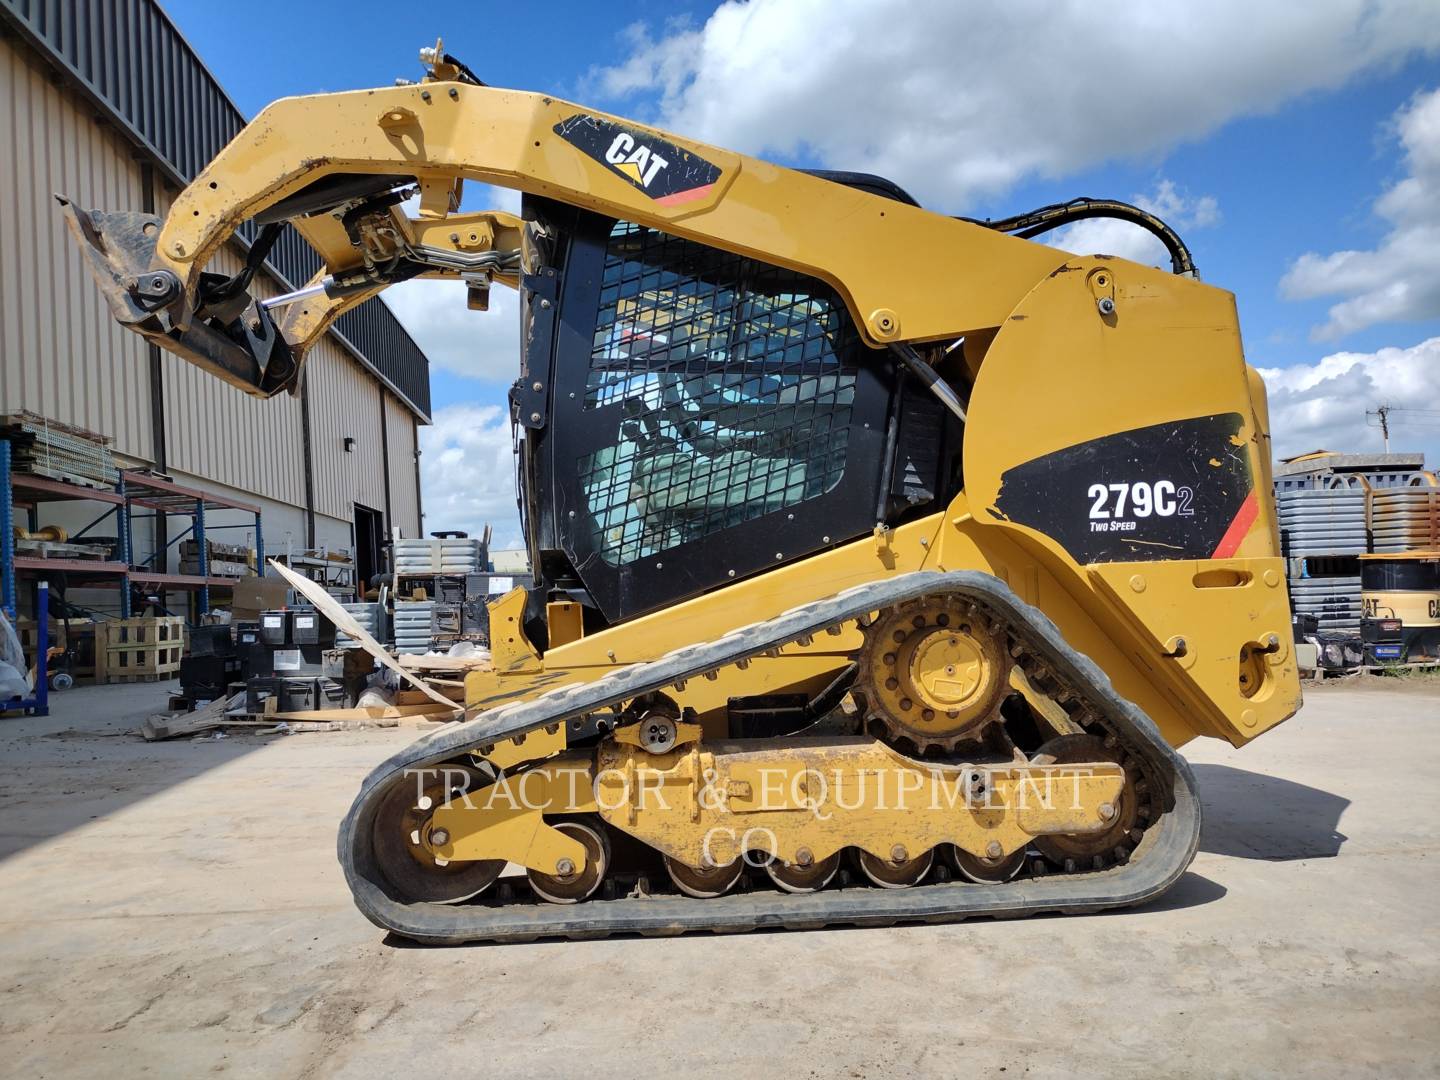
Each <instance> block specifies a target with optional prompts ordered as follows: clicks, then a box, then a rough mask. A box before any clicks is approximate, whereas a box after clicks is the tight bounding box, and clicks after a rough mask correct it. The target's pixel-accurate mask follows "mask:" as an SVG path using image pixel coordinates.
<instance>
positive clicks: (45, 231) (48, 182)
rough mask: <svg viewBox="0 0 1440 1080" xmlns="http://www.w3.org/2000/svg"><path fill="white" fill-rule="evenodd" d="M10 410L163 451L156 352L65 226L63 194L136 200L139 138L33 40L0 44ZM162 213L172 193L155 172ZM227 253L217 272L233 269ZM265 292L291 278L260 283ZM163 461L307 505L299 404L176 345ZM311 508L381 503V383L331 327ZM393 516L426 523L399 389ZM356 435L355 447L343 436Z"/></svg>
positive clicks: (1, 270) (0, 264) (99, 201)
mask: <svg viewBox="0 0 1440 1080" xmlns="http://www.w3.org/2000/svg"><path fill="white" fill-rule="evenodd" d="M0 148H7V149H8V150H9V151H10V152H9V153H8V154H7V155H6V156H5V157H4V159H3V161H0V409H5V410H13V409H22V408H24V409H30V410H31V411H33V412H36V413H39V414H40V415H42V416H48V417H51V418H53V419H56V420H60V421H64V422H66V423H73V424H78V425H80V426H82V427H85V428H89V429H90V430H92V431H97V432H100V433H102V434H105V435H109V436H111V437H112V438H113V439H114V440H115V448H116V449H117V450H118V451H119V452H121V453H123V454H126V455H128V456H130V457H133V458H136V459H139V460H141V461H145V462H153V461H154V448H153V446H152V439H151V424H152V420H151V402H150V374H149V363H148V350H147V348H146V346H145V343H144V341H143V340H142V339H140V338H139V337H138V336H136V335H134V334H130V333H128V332H126V331H124V330H122V329H120V327H119V326H117V325H116V324H115V322H114V320H113V319H112V318H111V317H110V313H109V309H108V308H107V307H106V305H105V302H104V300H103V299H102V298H101V296H100V292H99V290H98V289H96V288H95V287H94V284H93V282H92V281H91V279H90V276H89V273H88V271H87V270H86V269H85V266H84V263H83V260H82V258H81V256H80V254H79V251H78V249H77V248H76V247H75V245H74V244H73V243H72V242H71V240H70V238H69V237H68V236H67V235H66V232H65V226H64V223H63V221H62V220H61V217H60V214H59V212H58V209H57V207H56V205H55V202H54V199H53V193H54V192H62V193H65V194H68V195H71V196H73V197H74V198H75V199H76V200H77V201H79V202H80V203H81V204H82V205H86V206H99V207H107V208H117V209H118V208H125V207H131V208H136V209H139V208H140V207H141V206H142V205H143V204H144V201H145V197H144V192H143V191H142V185H141V169H140V165H139V163H138V162H137V161H136V160H135V157H134V152H133V150H132V148H131V145H130V143H129V142H128V141H127V140H126V139H125V138H123V137H122V136H121V135H120V134H119V133H118V132H116V131H115V130H114V129H113V128H111V127H109V126H108V125H107V124H106V123H104V122H103V121H100V120H98V119H97V118H96V117H95V115H94V113H93V111H92V110H91V109H90V108H88V107H87V106H86V105H85V104H84V103H83V102H80V101H78V100H77V98H76V97H75V96H74V95H73V94H72V93H70V92H68V91H66V90H65V89H64V88H63V87H61V86H57V85H56V84H55V82H54V81H53V80H52V79H51V78H50V75H49V72H48V71H47V69H46V68H44V67H43V66H42V65H41V64H40V63H38V62H37V61H36V60H35V59H34V58H33V56H32V55H31V54H30V53H29V52H28V50H27V49H25V48H24V47H23V46H20V45H18V43H16V42H12V41H9V40H0ZM155 187H156V191H155V197H156V201H157V211H158V212H159V213H162V214H163V213H165V211H166V210H167V209H168V207H169V202H170V200H171V199H172V198H173V197H174V195H175V191H174V190H171V189H168V188H167V186H166V185H164V184H161V183H159V182H158V181H157V183H156V185H155ZM240 265H241V260H240V257H239V255H238V253H237V252H236V251H234V250H233V249H226V250H224V251H222V252H221V253H220V254H219V255H217V256H216V259H215V261H214V263H213V265H212V268H213V269H215V270H217V271H220V272H224V273H234V272H235V271H237V270H238V269H239V268H240ZM252 291H253V292H254V293H255V294H256V295H264V296H269V295H274V294H275V293H277V292H279V291H280V290H279V287H278V286H277V285H276V283H275V282H274V281H272V280H270V279H269V278H268V277H265V276H264V275H261V276H259V277H257V278H256V280H255V283H254V285H253V286H252ZM161 370H162V384H163V391H164V410H165V436H166V453H167V465H168V467H169V468H171V469H176V470H179V471H182V472H187V473H191V474H194V475H196V476H199V477H203V478H208V479H211V480H214V481H216V482H217V483H221V484H225V485H228V486H230V487H233V488H237V489H240V490H242V491H247V492H253V493H255V494H257V495H261V496H264V497H266V498H270V499H274V500H276V501H279V502H283V503H288V504H291V505H295V506H304V504H305V471H304V469H305V465H304V455H303V449H302V448H303V440H304V425H303V414H302V409H301V404H300V400H299V398H297V397H290V396H289V395H282V396H280V397H277V398H272V399H270V400H260V399H257V398H252V397H250V396H249V395H247V394H244V393H242V392H241V391H239V390H237V389H235V388H234V387H232V386H230V385H228V384H226V383H224V382H222V381H220V380H219V379H215V378H213V377H211V376H208V375H206V374H204V373H203V372H202V371H201V370H200V369H198V368H196V367H194V366H192V365H190V364H187V363H185V362H184V361H183V360H180V359H179V358H177V357H174V356H171V355H170V354H169V353H162V354H161ZM306 372H307V378H308V380H309V392H310V394H311V395H312V402H311V409H312V412H311V433H312V448H313V461H314V480H315V484H314V487H315V511H316V513H318V514H326V515H331V516H334V517H337V518H339V519H341V520H342V521H347V522H348V521H351V520H352V519H353V517H354V508H353V503H355V502H361V503H364V504H365V505H368V506H371V507H373V508H375V509H377V510H384V509H385V487H384V475H383V459H382V455H381V432H380V408H381V404H380V398H381V395H380V389H379V383H378V382H377V380H376V378H375V376H374V375H373V374H372V373H370V372H369V371H367V370H366V369H365V368H364V367H363V366H362V365H361V364H360V362H359V361H358V360H357V359H356V358H355V357H354V355H353V354H352V353H351V352H350V351H349V350H348V349H345V348H344V347H342V346H341V345H340V344H339V343H338V342H337V341H336V340H335V339H334V338H333V337H327V338H326V339H325V340H324V341H323V342H322V343H321V344H320V345H319V346H318V347H317V348H316V349H315V350H314V351H313V352H312V353H311V355H310V356H309V358H308V359H307V362H306ZM386 400H387V402H388V406H387V412H388V423H389V436H390V439H391V446H392V454H391V469H392V472H393V474H394V475H392V478H391V513H392V515H393V517H394V520H395V523H396V524H398V525H399V526H400V527H401V528H402V529H404V530H405V532H406V535H409V536H414V535H417V534H418V531H419V521H418V514H419V506H418V493H417V492H416V490H415V483H414V464H413V444H414V437H415V436H414V429H415V418H414V415H413V413H411V412H410V410H409V409H408V408H407V407H406V406H405V405H404V404H402V403H401V402H400V401H399V400H398V399H396V398H394V397H392V396H389V395H387V397H386ZM346 435H350V436H353V437H354V438H355V439H356V440H357V445H356V449H355V451H354V452H353V453H349V454H347V453H345V452H344V449H343V445H342V439H343V437H344V436H346Z"/></svg>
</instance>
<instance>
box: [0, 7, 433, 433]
mask: <svg viewBox="0 0 1440 1080" xmlns="http://www.w3.org/2000/svg"><path fill="white" fill-rule="evenodd" d="M7 19H8V20H9V22H10V24H11V25H13V26H14V27H15V28H16V30H17V31H18V32H20V33H21V34H23V35H25V36H26V37H27V38H28V39H29V40H30V42H31V43H32V44H33V45H34V47H35V48H36V49H38V50H39V51H40V52H41V53H43V54H44V55H45V56H47V57H48V58H50V59H51V60H53V61H54V63H55V64H57V65H58V66H60V67H61V68H63V69H64V71H65V72H66V73H67V75H68V77H69V78H70V79H72V80H73V81H74V83H75V85H76V86H77V87H78V88H79V89H80V90H81V91H82V92H83V93H85V94H87V95H89V96H90V97H91V98H92V99H93V100H94V101H96V102H97V103H98V104H99V106H100V107H101V108H102V109H104V110H105V111H106V112H107V113H108V114H109V115H110V116H111V117H112V118H113V119H114V122H115V123H116V125H117V126H118V127H120V128H122V129H123V130H124V132H125V133H126V135H127V136H128V138H130V139H131V140H133V142H135V143H136V144H137V145H138V146H140V147H141V148H143V150H144V151H146V152H147V153H148V154H149V155H151V156H153V157H154V158H155V160H156V162H157V166H158V167H159V168H160V169H161V170H162V172H165V173H168V174H169V175H170V177H171V179H173V180H177V181H180V182H185V183H188V182H189V181H190V180H191V179H192V178H193V177H194V176H196V175H197V174H198V173H199V172H200V170H201V169H203V168H204V167H205V166H206V165H208V164H209V163H210V160H211V159H212V158H214V157H215V155H216V154H217V153H219V152H220V150H221V148H222V147H224V145H225V144H226V143H228V142H229V141H230V140H231V139H232V138H234V137H235V135H236V133H237V132H239V131H240V129H241V128H242V127H243V126H244V123H245V118H244V117H243V116H242V115H241V113H240V110H239V109H237V108H236V107H235V104H234V102H232V101H231V100H230V98H229V97H228V96H227V95H226V94H225V91H224V90H222V89H221V87H220V84H219V83H218V82H216V81H215V78H214V77H213V76H212V75H211V74H210V72H209V70H208V69H207V68H206V67H205V65H204V64H203V63H202V62H201V61H200V58H199V57H198V56H197V55H196V54H195V53H194V51H193V50H192V49H191V48H190V45H189V43H188V42H186V40H185V38H184V37H183V36H182V35H181V33H180V31H179V30H177V29H176V28H175V25H174V23H172V22H171V21H170V17H169V16H168V15H166V14H165V12H164V10H163V9H162V8H161V7H160V6H159V4H157V3H155V2H154V0H0V25H3V21H4V20H7ZM237 29H239V30H241V31H242V32H243V30H244V26H243V24H239V25H237ZM0 145H3V144H0ZM88 205H90V206H99V207H101V208H104V209H120V208H122V207H134V208H136V209H138V208H139V206H138V203H117V202H103V201H101V202H91V203H89V204H88ZM241 231H242V235H244V236H246V237H248V236H249V235H250V231H249V229H248V228H244V229H242V230H241ZM270 261H271V264H272V265H273V267H274V269H275V270H277V271H278V272H279V273H280V274H281V275H282V276H283V277H284V278H286V279H288V280H289V281H290V282H291V283H292V284H294V285H296V286H298V285H303V284H304V283H305V282H306V281H308V280H309V279H310V277H311V276H312V275H313V274H314V273H315V271H316V270H317V269H319V266H320V259H319V257H318V256H317V255H316V254H315V252H314V251H313V250H311V248H310V246H309V245H308V244H306V243H305V241H304V240H302V239H301V238H300V236H299V234H298V233H295V232H294V231H292V230H286V232H285V233H284V234H283V236H282V238H281V241H280V243H279V244H277V245H276V247H275V250H274V251H273V252H272V253H271V259H270ZM335 330H336V332H337V333H338V334H340V335H342V336H343V337H344V338H345V339H346V341H348V342H349V344H350V345H351V346H352V347H353V348H354V349H355V350H356V352H357V353H358V354H359V355H360V356H361V357H363V359H364V362H366V363H368V364H369V365H371V366H372V367H373V368H374V369H375V371H376V372H377V373H378V374H379V375H380V376H381V377H382V378H384V379H385V380H387V381H388V382H389V383H390V384H391V385H392V386H394V387H395V388H396V389H397V390H399V392H400V393H402V394H403V395H404V396H405V397H406V398H408V399H409V400H410V402H411V403H412V404H413V405H414V406H415V408H416V409H418V410H419V411H420V412H421V413H422V414H424V415H425V416H429V414H430V376H429V364H428V362H427V360H426V358H425V354H424V353H422V352H421V351H420V348H419V347H418V346H417V345H416V344H415V342H414V341H413V340H412V339H411V337H410V335H409V334H408V333H407V332H406V330H405V328H404V327H403V326H401V325H400V323H399V322H398V321H397V320H396V319H395V317H394V315H392V314H391V312H390V309H389V308H387V307H385V305H384V304H382V303H380V302H379V301H378V300H370V301H368V302H366V303H364V304H362V305H360V306H359V307H358V308H356V309H354V310H353V311H350V312H347V313H346V314H345V315H343V316H341V318H340V319H339V320H338V321H337V323H336V327H335Z"/></svg>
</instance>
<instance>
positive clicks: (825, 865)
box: [765, 851, 840, 893]
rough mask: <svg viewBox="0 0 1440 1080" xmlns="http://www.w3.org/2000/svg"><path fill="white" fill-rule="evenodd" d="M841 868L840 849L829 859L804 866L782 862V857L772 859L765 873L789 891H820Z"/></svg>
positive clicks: (766, 866)
mask: <svg viewBox="0 0 1440 1080" xmlns="http://www.w3.org/2000/svg"><path fill="white" fill-rule="evenodd" d="M839 869H840V852H838V851H837V852H836V853H835V854H834V855H831V856H830V857H829V858H828V859H821V860H820V861H819V862H812V863H809V864H808V865H804V866H802V865H801V864H799V863H787V862H782V861H781V860H780V859H771V860H770V861H769V862H767V863H766V864H765V873H767V874H769V875H770V880H771V881H773V882H775V884H776V885H779V886H780V888H782V889H784V890H785V891H786V892H788V893H812V892H819V891H820V890H821V889H823V888H824V887H825V886H826V885H829V884H830V879H831V878H833V877H834V876H835V871H837V870H839Z"/></svg>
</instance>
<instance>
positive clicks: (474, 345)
mask: <svg viewBox="0 0 1440 1080" xmlns="http://www.w3.org/2000/svg"><path fill="white" fill-rule="evenodd" d="M382 296H383V297H384V300H385V303H386V304H388V305H389V307H390V310H391V311H393V312H394V313H395V317H396V318H397V319H399V320H400V322H401V324H402V325H403V326H404V327H405V329H406V330H408V331H410V336H411V337H413V338H414V339H415V343H416V344H417V345H419V346H420V348H421V349H422V350H424V352H425V355H426V356H428V357H429V358H430V363H431V364H432V365H434V366H435V367H437V368H441V369H443V370H445V371H450V372H454V373H455V374H456V375H466V376H469V377H470V378H474V379H485V380H487V381H489V382H500V383H511V382H514V381H515V377H516V375H518V374H519V371H520V298H519V297H518V296H516V294H515V293H514V291H513V290H511V289H509V288H507V287H506V286H504V285H493V286H491V288H490V310H489V311H471V310H470V309H469V308H467V307H466V306H465V284H464V283H463V282H461V281H453V280H452V281H444V280H414V281H405V282H401V283H400V284H399V285H392V286H390V288H388V289H386V290H385V292H384V293H383V294H382Z"/></svg>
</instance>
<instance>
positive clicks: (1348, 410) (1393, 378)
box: [1260, 337, 1440, 469]
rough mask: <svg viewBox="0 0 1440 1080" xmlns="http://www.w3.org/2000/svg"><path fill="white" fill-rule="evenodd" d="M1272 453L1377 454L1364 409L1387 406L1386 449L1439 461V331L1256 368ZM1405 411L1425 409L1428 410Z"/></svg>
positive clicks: (1376, 438)
mask: <svg viewBox="0 0 1440 1080" xmlns="http://www.w3.org/2000/svg"><path fill="white" fill-rule="evenodd" d="M1260 374H1261V375H1262V376H1264V378H1265V385H1266V387H1267V389H1268V390H1269V397H1270V431H1271V435H1272V437H1273V440H1274V446H1275V456H1276V457H1277V458H1281V457H1289V456H1291V455H1294V454H1301V453H1304V452H1306V451H1308V450H1318V449H1325V450H1336V451H1341V452H1350V453H1362V452H1366V451H1369V452H1372V453H1378V452H1379V451H1380V450H1381V449H1382V443H1381V437H1380V430H1379V428H1378V427H1374V426H1371V425H1372V424H1373V423H1374V421H1373V420H1367V418H1366V416H1365V413H1366V411H1367V410H1373V409H1374V408H1375V407H1376V406H1377V405H1387V404H1388V405H1391V406H1394V408H1395V409H1396V410H1397V411H1396V412H1394V413H1393V414H1392V415H1391V424H1390V448H1391V449H1392V450H1393V451H1395V452H1397V453H1399V452H1402V451H1403V452H1407V453H1413V452H1415V451H1424V453H1425V459H1426V463H1427V465H1428V466H1429V467H1430V468H1432V469H1433V468H1435V467H1437V466H1440V425H1437V420H1440V412H1436V410H1440V337H1433V338H1430V339H1429V340H1428V341H1422V342H1420V344H1418V345H1413V346H1411V347H1409V348H1390V349H1380V350H1379V351H1377V352H1373V353H1353V352H1339V353H1333V354H1332V355H1330V356H1326V357H1324V358H1322V359H1320V360H1318V361H1316V362H1315V363H1313V364H1297V365H1295V366H1294V367H1287V368H1261V369H1260ZM1406 410H1430V411H1431V413H1432V415H1425V414H1424V413H1423V412H1418V411H1416V412H1409V413H1407V412H1406Z"/></svg>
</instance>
